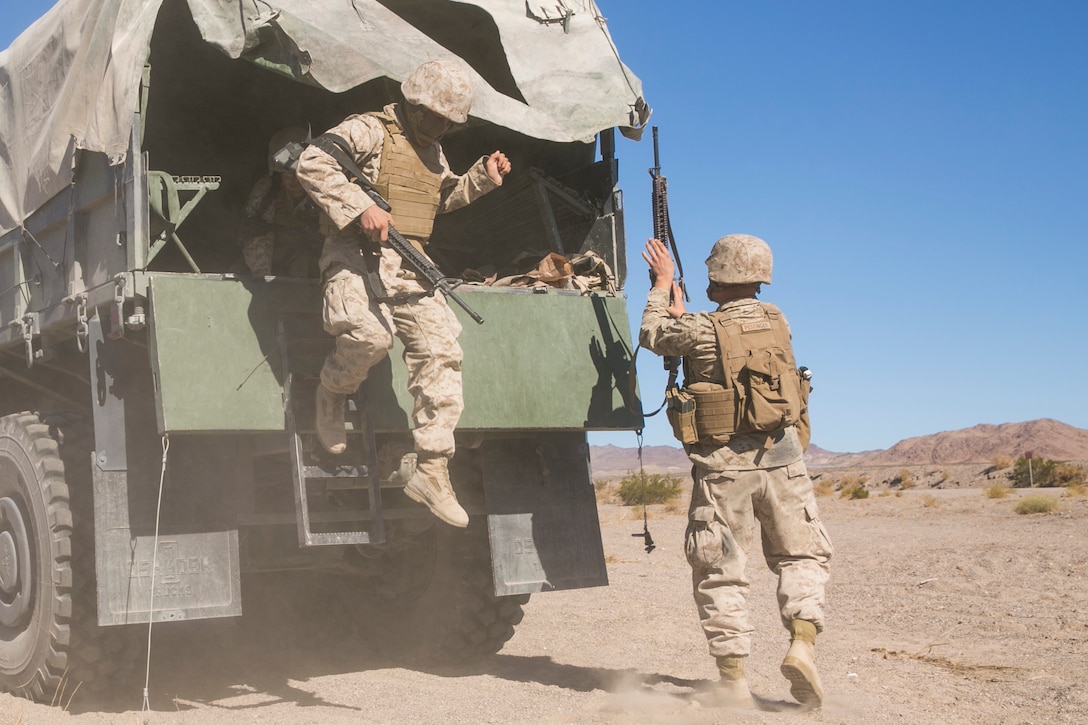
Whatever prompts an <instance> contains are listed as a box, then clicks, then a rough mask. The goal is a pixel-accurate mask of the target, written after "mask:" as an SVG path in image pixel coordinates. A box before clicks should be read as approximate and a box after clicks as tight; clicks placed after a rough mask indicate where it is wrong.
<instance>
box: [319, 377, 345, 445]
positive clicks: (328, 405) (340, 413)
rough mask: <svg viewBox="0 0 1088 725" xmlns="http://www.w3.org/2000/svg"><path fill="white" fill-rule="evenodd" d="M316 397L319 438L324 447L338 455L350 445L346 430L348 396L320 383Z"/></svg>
mask: <svg viewBox="0 0 1088 725" xmlns="http://www.w3.org/2000/svg"><path fill="white" fill-rule="evenodd" d="M314 398H315V400H316V403H317V413H316V418H315V419H314V427H315V428H316V429H317V440H318V441H319V442H320V443H321V447H322V448H324V449H325V450H326V451H328V452H329V453H331V454H333V455H334V456H338V455H340V454H341V453H343V452H344V449H346V448H347V447H348V437H347V434H346V433H345V432H344V403H345V402H347V396H346V395H344V394H343V393H334V392H332V391H331V390H329V389H328V388H326V387H325V386H324V385H323V384H321V383H318V385H317V393H316V394H315V395H314Z"/></svg>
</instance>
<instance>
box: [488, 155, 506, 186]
mask: <svg viewBox="0 0 1088 725" xmlns="http://www.w3.org/2000/svg"><path fill="white" fill-rule="evenodd" d="M484 169H486V170H487V175H488V177H490V179H491V180H492V181H494V182H495V183H496V184H498V185H499V186H502V178H503V177H504V176H506V175H507V174H509V173H510V159H508V158H506V154H504V153H503V152H502V151H496V152H494V153H493V154H491V155H490V156H488V157H487V161H485V162H484Z"/></svg>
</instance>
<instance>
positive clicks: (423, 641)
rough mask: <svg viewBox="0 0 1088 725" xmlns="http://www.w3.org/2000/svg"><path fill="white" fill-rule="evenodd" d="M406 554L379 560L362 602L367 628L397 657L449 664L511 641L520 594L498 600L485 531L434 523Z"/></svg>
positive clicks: (475, 525) (478, 523)
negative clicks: (379, 633)
mask: <svg viewBox="0 0 1088 725" xmlns="http://www.w3.org/2000/svg"><path fill="white" fill-rule="evenodd" d="M414 539H415V541H414V545H413V546H412V547H410V548H409V549H407V550H404V551H400V552H397V553H392V552H390V554H388V555H386V556H385V557H383V562H382V563H383V569H384V573H385V575H384V576H383V581H382V583H381V584H380V585H379V586H378V587H377V591H378V592H379V594H378V595H377V596H375V597H373V598H372V599H371V600H370V602H369V604H370V606H371V607H372V608H374V610H375V611H373V612H372V613H371V614H369V615H368V616H369V617H372V618H373V619H372V622H373V623H380V626H381V627H382V629H383V630H384V631H385V633H386V634H387V635H388V637H389V638H388V639H387V640H386V646H387V647H388V648H389V649H390V650H391V653H395V654H396V655H397V656H399V657H406V658H407V659H409V661H411V662H416V663H423V664H457V663H466V662H471V661H472V660H475V659H478V658H480V657H483V656H486V655H490V654H494V653H496V652H498V651H499V650H500V649H502V647H503V645H505V644H506V643H507V642H508V641H509V640H510V638H511V637H513V636H514V627H515V626H516V625H518V624H519V623H520V622H521V619H522V616H523V615H524V612H523V609H522V607H523V605H524V604H525V603H526V602H528V601H529V595H528V594H521V595H515V596H505V597H498V596H495V594H494V588H493V584H492V576H491V549H490V546H489V545H488V539H487V527H486V525H485V524H484V521H483V520H477V519H474V520H473V521H472V522H471V523H470V524H469V526H468V528H467V529H456V528H454V527H451V526H447V525H445V524H442V523H436V524H435V525H434V526H432V527H431V528H430V529H428V530H427V531H425V532H423V533H421V534H418V535H416V536H415V537H414Z"/></svg>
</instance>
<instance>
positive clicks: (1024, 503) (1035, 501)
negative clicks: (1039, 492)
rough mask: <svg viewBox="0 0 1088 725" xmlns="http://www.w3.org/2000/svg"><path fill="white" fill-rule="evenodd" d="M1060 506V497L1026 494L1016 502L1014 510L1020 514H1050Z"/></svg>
mask: <svg viewBox="0 0 1088 725" xmlns="http://www.w3.org/2000/svg"><path fill="white" fill-rule="evenodd" d="M1056 508H1058V499H1056V498H1051V497H1050V496H1025V497H1024V498H1022V499H1020V500H1019V501H1017V502H1016V505H1015V506H1014V507H1013V509H1012V510H1013V511H1015V512H1016V513H1018V514H1048V513H1050V512H1051V511H1053V510H1054V509H1056Z"/></svg>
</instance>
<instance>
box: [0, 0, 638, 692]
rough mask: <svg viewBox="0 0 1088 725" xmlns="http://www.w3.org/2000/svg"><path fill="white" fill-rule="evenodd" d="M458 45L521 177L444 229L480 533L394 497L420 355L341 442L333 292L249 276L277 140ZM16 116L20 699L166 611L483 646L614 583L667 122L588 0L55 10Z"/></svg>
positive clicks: (137, 640)
mask: <svg viewBox="0 0 1088 725" xmlns="http://www.w3.org/2000/svg"><path fill="white" fill-rule="evenodd" d="M435 58H456V59H458V60H459V62H462V63H463V64H466V65H467V66H468V67H469V68H470V69H471V71H470V76H471V83H472V86H473V91H474V94H475V102H474V104H473V106H472V111H471V117H470V118H469V121H468V123H466V124H465V125H463V126H461V127H458V128H457V129H456V130H455V131H453V132H451V133H450V134H449V135H448V136H447V138H446V139H444V142H443V145H444V147H445V150H446V154H447V156H448V158H449V159H450V162H451V165H452V166H453V168H454V170H455V171H459V170H463V169H464V168H466V167H467V166H468V165H469V164H470V163H471V161H472V160H473V159H475V158H478V157H479V156H480V155H481V154H484V153H490V152H491V151H493V150H494V149H496V148H500V149H502V150H503V151H504V152H505V153H506V154H507V155H508V156H509V157H510V158H511V160H512V162H513V164H514V168H515V173H513V174H512V175H511V176H509V177H507V180H506V183H505V184H504V185H503V186H502V187H501V188H500V189H499V190H497V191H495V192H494V193H492V194H490V195H488V196H487V197H485V198H484V199H482V200H481V201H480V202H478V203H477V204H474V205H472V206H470V207H467V208H465V209H463V210H459V211H457V212H453V213H451V214H448V215H441V216H439V218H438V220H437V222H436V226H435V230H434V235H433V237H432V243H431V245H430V247H429V248H428V252H429V254H430V255H431V256H432V257H433V259H434V260H435V262H436V263H437V264H438V265H439V266H440V267H441V268H442V269H443V271H444V272H445V273H446V274H449V275H450V276H451V277H454V278H464V279H470V280H472V281H473V283H472V284H462V285H460V286H459V287H457V292H458V294H459V295H460V296H461V297H462V298H463V299H464V300H465V301H466V302H467V303H468V304H469V305H470V306H471V307H472V308H473V309H475V310H476V311H477V312H478V313H480V314H481V315H482V316H483V318H484V319H485V320H486V321H485V323H484V324H482V325H477V324H474V323H472V322H471V321H469V320H468V318H467V317H464V316H463V314H462V312H463V311H462V310H460V309H459V308H457V307H454V310H455V312H457V314H458V315H459V316H460V317H461V320H462V323H463V326H464V333H463V334H462V336H461V345H462V347H463V348H464V352H465V359H464V365H463V369H464V395H465V412H464V414H463V416H462V418H461V421H460V427H459V429H458V432H457V441H458V452H457V455H456V456H455V457H454V459H453V460H452V461H451V475H452V478H453V482H454V486H455V488H456V490H457V493H458V497H459V498H460V500H461V501H462V502H463V503H464V504H465V507H466V509H467V510H468V512H469V514H470V517H471V522H470V525H469V527H468V528H467V529H464V530H460V529H454V528H452V527H449V526H446V525H444V524H441V523H436V522H435V520H434V519H433V517H431V516H430V515H429V513H428V512H427V510H426V509H425V508H424V507H422V506H420V505H418V504H415V503H413V502H412V501H410V500H408V499H407V498H406V497H405V496H404V494H403V491H402V490H399V489H397V488H396V487H393V486H389V485H383V484H385V483H386V482H387V480H388V479H389V477H390V475H391V474H392V473H393V469H394V468H395V467H396V466H397V465H398V462H399V460H400V456H401V455H402V454H403V453H404V452H405V451H406V450H410V447H411V441H410V435H409V426H410V423H409V421H410V412H411V400H410V398H409V397H408V393H407V391H406V390H405V367H404V363H403V362H402V360H401V355H400V352H401V350H400V348H399V345H398V347H396V348H395V349H394V350H393V351H392V353H391V354H390V355H389V357H388V358H387V360H386V362H385V363H383V364H382V365H380V366H379V367H378V368H375V370H374V371H372V373H371V375H370V378H369V379H368V380H367V382H366V383H365V385H364V387H363V389H362V390H361V391H360V394H359V395H357V396H356V397H355V400H354V404H353V406H352V413H351V418H352V425H351V428H352V431H351V434H352V436H351V438H352V443H351V445H350V446H349V451H348V453H347V454H345V456H344V457H342V459H340V460H335V461H330V460H329V459H328V458H327V457H323V456H322V455H320V447H319V446H315V444H314V441H313V435H312V425H313V420H312V417H313V416H312V412H311V411H312V395H313V389H314V385H315V380H316V378H315V375H316V372H317V370H318V369H319V366H320V363H321V360H322V358H323V357H324V355H325V353H326V351H327V350H328V349H329V345H330V344H331V338H330V337H329V336H328V335H326V334H324V332H323V331H322V329H321V323H320V282H319V280H317V279H312V278H306V277H284V276H278V277H253V276H250V275H246V274H240V273H239V272H240V270H241V269H242V267H240V266H239V263H240V261H241V252H240V248H239V244H238V229H239V224H240V221H241V216H242V211H241V210H242V207H243V205H244V204H245V201H246V196H247V194H248V192H249V189H250V187H251V186H252V185H253V183H254V181H255V179H257V178H258V177H259V176H260V175H261V174H262V173H266V171H267V166H266V164H267V156H268V140H269V138H270V137H271V136H272V135H273V134H274V133H275V132H276V131H277V129H281V128H283V127H285V126H291V125H294V126H299V125H301V126H304V127H308V128H310V129H311V130H312V131H313V133H314V134H318V133H321V132H322V131H323V130H324V129H327V128H330V127H331V126H333V125H335V124H336V123H338V122H339V121H340V120H341V119H343V118H344V117H346V116H347V115H349V114H351V113H360V112H366V111H371V110H378V109H380V108H381V107H382V106H383V105H384V104H386V103H389V102H392V101H395V100H397V98H398V93H399V81H400V80H402V79H403V78H405V77H406V75H407V74H408V73H410V72H411V70H412V69H413V68H415V67H416V66H417V65H418V64H419V63H421V62H423V61H426V60H429V59H435ZM0 104H2V113H0V135H2V139H3V143H2V147H3V153H2V154H0V688H2V689H4V690H7V691H11V692H15V693H19V694H22V695H25V696H28V697H33V698H38V699H44V700H49V699H50V698H51V697H52V695H53V693H54V692H55V691H56V689H57V687H58V684H59V682H60V681H61V678H62V677H65V676H67V677H68V678H69V679H70V680H71V681H75V682H81V683H84V685H85V686H91V685H93V684H94V683H95V682H101V681H102V680H103V679H105V678H106V676H111V677H112V676H113V675H115V674H116V672H115V671H116V670H118V669H119V668H121V667H122V666H123V665H124V664H126V663H130V662H134V661H142V654H143V650H142V645H143V643H144V642H145V641H146V636H145V635H146V629H147V626H148V623H149V622H154V623H159V622H172V621H179V620H191V619H201V618H212V617H231V616H238V615H241V614H243V612H245V613H246V614H251V613H254V612H260V611H261V609H262V608H264V607H265V606H267V605H268V604H269V602H270V601H277V602H282V601H283V600H289V599H291V598H292V597H298V596H303V595H308V596H313V597H315V598H316V599H318V600H320V601H322V602H324V603H325V604H326V605H328V604H329V603H330V602H342V603H344V606H342V607H340V608H339V609H338V610H337V611H338V612H340V614H341V616H342V617H344V618H345V619H350V618H352V617H364V616H365V617H367V618H368V621H372V622H374V621H376V622H378V623H379V625H380V626H381V627H382V628H383V630H384V631H385V632H386V633H387V634H389V635H390V640H391V641H395V643H396V644H395V647H396V648H397V651H401V652H410V653H416V654H423V655H430V656H451V657H462V658H465V657H472V656H476V655H480V654H486V653H490V652H494V651H497V650H498V649H499V648H500V647H502V645H503V643H504V642H506V641H507V640H508V639H509V638H510V637H511V636H512V635H513V626H514V625H515V624H517V622H518V621H519V620H520V618H521V614H522V605H523V604H524V603H525V602H526V601H527V599H528V597H529V595H530V594H532V593H536V592H544V591H549V590H554V589H564V588H573V587H586V586H598V585H604V584H606V583H607V577H606V571H605V566H604V560H603V552H602V548H601V540H600V530H599V525H598V522H597V515H596V508H595V504H594V498H593V488H592V484H591V480H590V473H589V466H588V445H587V442H586V431H592V430H624V429H637V428H639V427H641V424H642V420H641V417H640V415H639V414H637V413H632V412H631V411H632V410H635V411H637V410H639V405H638V402H637V400H633V399H631V398H632V397H633V396H635V395H636V393H632V392H629V386H628V380H627V376H628V367H629V362H630V356H631V344H630V340H629V328H628V318H627V310H626V305H625V300H624V297H623V294H622V289H623V283H624V277H625V273H626V269H625V259H624V236H623V210H622V203H621V200H622V197H621V195H620V192H619V190H618V188H617V186H616V180H617V160H616V155H615V146H616V138H617V137H616V135H615V130H616V129H619V130H620V131H621V132H622V133H624V134H626V135H628V136H632V137H636V138H637V136H638V134H639V131H640V130H641V127H642V125H643V124H644V122H645V120H646V117H647V115H648V109H647V108H646V104H645V103H644V101H643V100H642V97H641V86H640V83H639V81H638V79H637V78H636V77H635V76H634V75H633V74H632V73H631V72H630V71H629V70H628V69H627V68H626V67H625V66H624V65H623V64H622V63H621V62H620V61H619V56H618V55H617V53H616V50H615V48H614V46H613V45H612V41H611V38H610V36H609V34H608V31H607V27H606V25H605V19H604V18H603V17H602V16H601V14H600V12H599V10H598V8H597V7H596V5H595V4H594V2H592V0H561V1H560V2H558V3H555V2H550V3H535V2H528V3H523V2H515V1H513V0H501V1H500V0H481V1H479V2H472V3H469V2H423V1H421V0H382V1H381V2H378V1H377V0H354V2H352V3H345V2H335V1H333V0H321V1H317V0H270V1H269V2H261V3H251V2H241V1H239V0H61V2H59V3H57V5H56V6H54V7H53V8H52V9H51V10H50V11H49V12H48V13H47V14H46V15H45V16H43V17H42V18H41V19H40V20H39V21H37V22H36V23H35V24H34V25H32V26H31V27H30V28H29V29H28V30H27V31H25V32H24V33H23V34H22V35H21V36H20V37H19V38H17V39H16V40H15V41H14V42H13V44H12V45H11V47H9V48H8V49H7V50H5V51H4V52H3V53H0ZM541 260H544V261H545V264H544V265H541ZM567 263H572V264H573V270H574V271H573V274H572V273H571V272H570V270H568V269H567V267H566V266H565V264H567ZM549 264H551V265H552V266H553V267H557V268H558V269H560V270H565V271H563V272H561V273H559V274H554V273H553V274H551V276H549V275H548V274H545V273H541V272H540V271H539V269H541V268H542V267H548V265H549ZM534 270H538V271H537V272H535V273H534ZM553 271H554V270H553ZM541 278H545V279H546V280H547V284H543V285H540V284H539V280H540V279H541ZM494 280H505V281H506V282H507V283H509V282H511V281H513V283H514V285H513V286H511V285H510V284H506V285H505V286H504V285H501V284H499V285H497V284H493V283H490V282H493V281H494ZM519 283H525V284H524V285H522V286H518V284H519ZM526 285H529V286H526ZM532 285H536V286H532ZM364 612H365V614H364ZM311 614H313V610H311ZM314 616H316V615H314ZM138 624H143V625H144V626H143V627H134V626H133V625H138ZM347 624H348V622H345V625H347ZM348 630H350V627H348V626H345V631H348ZM141 632H143V634H141ZM126 649H129V650H130V651H128V652H127V653H126ZM65 673H67V675H66V674H65Z"/></svg>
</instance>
